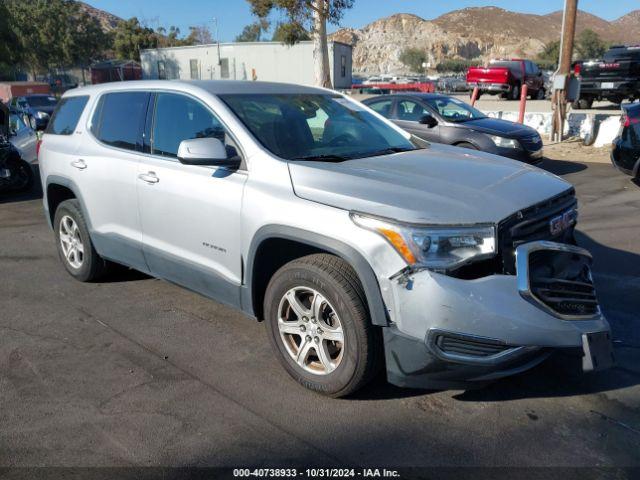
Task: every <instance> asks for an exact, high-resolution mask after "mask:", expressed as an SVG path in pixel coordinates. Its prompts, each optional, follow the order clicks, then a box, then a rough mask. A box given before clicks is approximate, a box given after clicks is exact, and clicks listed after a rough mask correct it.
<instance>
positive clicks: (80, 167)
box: [71, 160, 87, 170]
mask: <svg viewBox="0 0 640 480" xmlns="http://www.w3.org/2000/svg"><path fill="white" fill-rule="evenodd" d="M71 166H72V167H74V168H77V169H78V170H84V169H85V168H87V164H86V163H85V161H84V160H74V161H73V162H71Z"/></svg>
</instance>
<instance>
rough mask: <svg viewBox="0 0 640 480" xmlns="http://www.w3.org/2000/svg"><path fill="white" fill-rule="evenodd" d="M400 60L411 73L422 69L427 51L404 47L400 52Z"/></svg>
mask: <svg viewBox="0 0 640 480" xmlns="http://www.w3.org/2000/svg"><path fill="white" fill-rule="evenodd" d="M400 61H401V62H402V63H403V64H404V65H405V66H406V67H407V68H408V69H409V70H411V72H413V73H420V72H422V71H424V68H423V67H422V64H423V63H426V61H427V53H426V52H425V51H424V50H420V49H419V48H405V49H404V50H403V51H402V53H400Z"/></svg>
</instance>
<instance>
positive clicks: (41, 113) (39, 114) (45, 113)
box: [36, 112, 49, 120]
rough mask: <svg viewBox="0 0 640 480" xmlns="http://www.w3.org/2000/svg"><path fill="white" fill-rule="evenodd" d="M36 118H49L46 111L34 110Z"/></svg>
mask: <svg viewBox="0 0 640 480" xmlns="http://www.w3.org/2000/svg"><path fill="white" fill-rule="evenodd" d="M36 118H37V119H38V120H45V119H47V118H49V114H48V113H47V112H36Z"/></svg>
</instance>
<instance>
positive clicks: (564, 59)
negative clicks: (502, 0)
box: [551, 0, 578, 141]
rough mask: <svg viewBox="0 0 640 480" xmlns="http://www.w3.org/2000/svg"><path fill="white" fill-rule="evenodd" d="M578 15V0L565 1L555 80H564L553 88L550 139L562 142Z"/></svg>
mask: <svg viewBox="0 0 640 480" xmlns="http://www.w3.org/2000/svg"><path fill="white" fill-rule="evenodd" d="M577 15H578V0H565V4H564V15H563V20H562V37H561V40H560V46H561V48H560V58H559V61H558V65H559V66H558V71H557V72H556V79H564V81H562V80H561V81H560V83H559V84H558V83H557V82H554V83H555V85H554V87H555V86H559V87H560V88H558V89H555V88H554V92H553V97H552V105H551V107H552V110H553V112H554V113H553V121H552V124H551V139H552V140H556V139H557V140H559V141H562V135H563V130H564V123H565V119H566V117H567V90H568V88H569V80H570V77H571V61H572V59H573V43H574V38H575V35H576V18H577Z"/></svg>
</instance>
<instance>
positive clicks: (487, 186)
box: [40, 81, 612, 396]
mask: <svg viewBox="0 0 640 480" xmlns="http://www.w3.org/2000/svg"><path fill="white" fill-rule="evenodd" d="M411 140H412V137H411V135H410V134H408V133H407V132H405V131H403V130H402V129H400V128H399V127H397V126H395V125H394V124H393V123H392V122H390V121H388V120H386V119H384V118H383V117H381V116H379V115H377V114H375V113H374V112H373V111H372V110H370V109H369V108H367V107H365V106H363V105H362V104H360V103H358V102H356V101H353V100H351V99H349V98H348V97H347V96H345V95H342V94H339V93H336V92H332V91H329V90H325V89H320V88H312V87H305V86H300V85H285V84H277V83H268V82H234V81H193V82H179V81H143V82H136V83H126V82H124V83H118V84H105V85H101V86H93V87H88V88H84V89H81V90H75V91H74V90H71V91H69V92H67V93H66V94H65V95H64V97H63V99H62V101H61V104H60V107H59V109H58V110H57V111H56V114H55V115H54V117H53V119H52V121H51V123H50V125H49V127H48V129H47V131H46V132H45V134H44V138H43V141H42V144H41V147H40V169H41V173H42V175H41V178H42V182H43V187H44V208H45V210H46V216H47V218H48V219H49V221H50V222H51V225H52V227H53V231H54V234H55V243H56V246H57V249H58V252H59V255H60V259H61V261H62V263H63V265H64V268H66V270H67V271H68V272H69V274H71V275H72V276H73V277H75V278H76V279H78V280H80V281H91V280H96V279H99V278H100V276H101V275H102V274H103V273H104V272H105V270H106V269H107V268H108V266H109V262H117V263H121V264H124V265H127V266H129V267H131V268H135V269H138V270H141V271H143V272H147V273H148V274H151V275H153V276H155V277H159V278H164V279H167V280H169V281H171V282H173V283H175V284H179V285H182V286H184V287H187V288H189V289H191V290H193V291H196V292H199V293H201V294H203V295H205V296H208V297H210V298H213V299H215V300H217V301H221V302H223V303H226V304H228V305H230V306H233V307H236V308H238V309H240V310H242V311H244V312H245V313H246V314H247V315H249V316H250V317H254V318H256V319H259V320H264V321H265V323H266V327H267V333H268V338H269V341H270V342H271V343H272V345H273V347H274V350H275V352H276V354H277V356H278V358H279V360H280V362H281V363H282V365H283V367H284V368H285V370H286V371H287V372H288V373H289V374H290V375H291V376H292V377H293V378H294V379H296V380H297V381H299V382H300V383H302V384H303V385H304V386H306V387H308V388H310V389H312V390H315V391H318V392H321V393H323V394H326V395H331V396H343V395H347V394H349V393H351V392H354V391H356V390H357V389H358V388H360V387H362V386H363V385H364V384H365V383H367V381H368V380H369V379H371V378H372V376H373V375H374V374H375V373H376V371H377V368H378V367H377V366H378V365H379V364H380V362H381V361H382V359H383V358H384V361H385V362H386V368H387V378H388V379H389V381H390V382H392V383H394V384H397V385H402V386H413V387H423V388H450V387H453V386H455V387H464V386H469V385H480V384H482V383H483V382H487V381H489V380H492V379H496V378H500V377H503V376H507V375H511V374H513V373H516V372H521V371H524V370H526V369H528V368H531V367H533V366H534V365H537V364H538V363H540V362H542V361H543V360H544V359H546V358H547V357H548V356H549V355H550V354H551V353H552V352H554V351H555V352H558V351H570V352H576V353H577V355H578V356H579V358H582V361H583V367H582V368H583V369H584V370H592V369H600V368H606V367H607V366H608V365H610V364H611V362H612V358H611V342H610V329H609V325H608V323H607V321H606V319H605V318H604V316H603V315H602V313H601V312H600V309H599V307H598V302H597V300H596V296H595V292H594V289H593V288H594V287H593V283H592V280H591V275H590V263H591V257H590V255H589V253H588V252H587V251H585V250H583V249H581V248H579V247H577V246H575V244H574V240H573V230H574V228H575V223H576V218H577V215H576V198H575V194H574V190H573V187H572V186H571V185H570V184H569V183H567V182H565V181H564V180H562V179H560V178H559V177H556V176H554V175H550V174H548V173H546V172H543V171H542V170H538V169H536V168H535V167H531V166H529V165H523V164H520V163H517V162H513V161H511V160H507V159H504V158H501V157H498V156H495V155H487V154H485V153H482V152H470V151H468V150H462V149H458V148H452V147H449V146H444V145H435V144H434V145H431V146H428V147H426V148H423V147H419V146H418V145H416V144H415V143H413V142H412V141H411ZM383 339H384V341H383ZM212 348H215V346H214V345H212ZM212 368H215V366H212Z"/></svg>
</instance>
